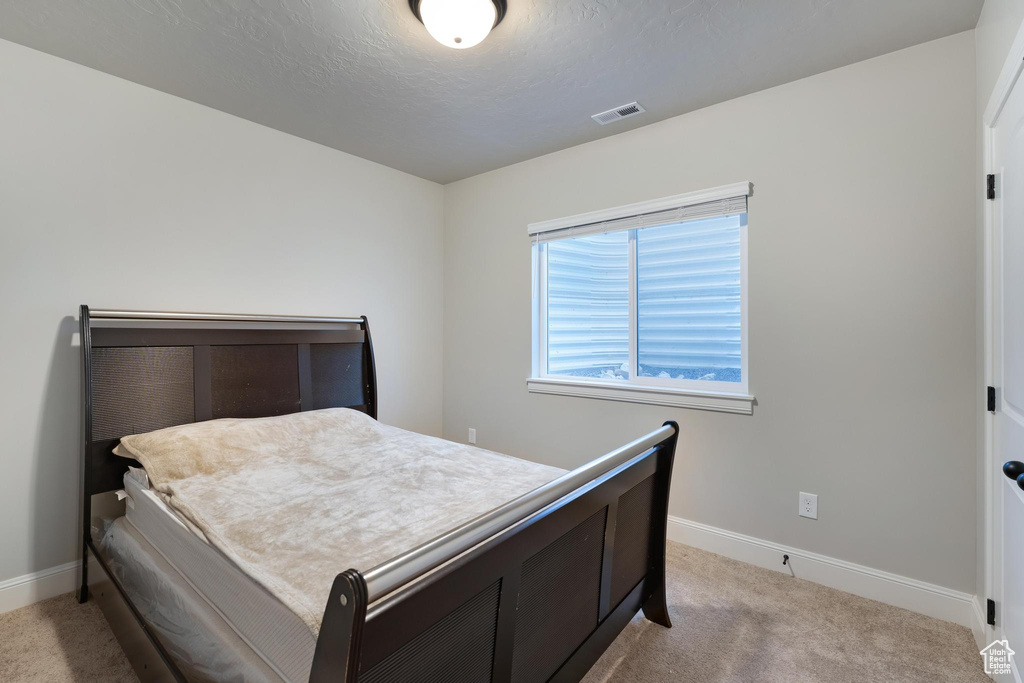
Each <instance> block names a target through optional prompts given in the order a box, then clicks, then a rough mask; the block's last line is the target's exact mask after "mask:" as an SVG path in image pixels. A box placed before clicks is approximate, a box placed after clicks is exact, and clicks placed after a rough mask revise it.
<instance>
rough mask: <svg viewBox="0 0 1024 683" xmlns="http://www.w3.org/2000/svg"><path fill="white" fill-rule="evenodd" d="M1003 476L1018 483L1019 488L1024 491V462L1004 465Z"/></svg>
mask: <svg viewBox="0 0 1024 683" xmlns="http://www.w3.org/2000/svg"><path fill="white" fill-rule="evenodd" d="M1003 474H1005V475H1006V476H1008V477H1009V478H1010V479H1014V480H1016V482H1017V486H1019V487H1021V489H1024V462H1020V461H1018V460H1011V461H1010V462H1008V463H1005V464H1004V465H1003Z"/></svg>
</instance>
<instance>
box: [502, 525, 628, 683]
mask: <svg viewBox="0 0 1024 683" xmlns="http://www.w3.org/2000/svg"><path fill="white" fill-rule="evenodd" d="M607 513H608V509H607V508H602V509H601V510H599V511H598V512H597V513H595V514H594V515H592V516H591V517H590V518H589V519H587V520H585V521H584V522H582V523H581V524H579V525H578V526H576V528H574V529H572V530H571V531H569V532H568V533H566V534H564V535H563V536H561V537H560V538H559V539H558V540H556V541H555V542H554V543H552V544H550V545H549V546H547V547H546V548H544V549H543V550H541V551H540V552H539V553H537V554H536V555H534V556H533V557H531V558H530V559H528V560H527V561H526V562H524V563H523V567H522V577H521V579H520V585H519V598H518V608H517V614H516V628H515V640H514V645H513V659H512V681H513V682H514V683H529V682H530V681H546V680H547V679H548V678H550V677H551V675H552V674H553V673H554V672H555V671H556V670H557V669H558V667H559V666H561V664H562V662H564V661H565V660H566V659H567V658H568V657H569V655H571V654H572V652H573V650H575V649H576V648H577V647H578V646H579V644H580V643H582V642H583V641H584V640H586V638H587V636H588V635H590V633H591V631H593V630H594V629H595V628H597V620H598V605H599V602H600V590H601V556H602V553H603V552H604V528H605V521H606V519H607Z"/></svg>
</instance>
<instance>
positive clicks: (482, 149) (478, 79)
mask: <svg viewBox="0 0 1024 683" xmlns="http://www.w3.org/2000/svg"><path fill="white" fill-rule="evenodd" d="M508 4H509V8H508V14H507V16H506V17H505V20H504V21H503V22H502V23H501V25H499V26H498V27H497V28H496V29H495V30H494V32H493V33H492V34H491V35H490V36H489V37H488V38H487V39H486V40H485V41H484V42H483V43H481V44H480V45H478V46H477V47H475V48H471V49H469V50H451V49H449V48H446V47H443V46H441V45H439V44H438V43H436V42H434V40H433V39H432V38H430V36H429V35H428V34H427V32H426V30H425V29H424V28H423V26H422V25H421V24H419V23H418V22H417V21H416V19H415V18H414V17H413V15H412V12H411V11H410V10H409V6H408V3H407V2H406V0H75V1H74V2H68V1H67V0H3V1H2V2H0V38H6V39H8V40H11V41H14V42H17V43H21V44H23V45H27V46H29V47H33V48H36V49H38V50H42V51H44V52H49V53H51V54H54V55H57V56H59V57H64V58H66V59H69V60H72V61H75V62H79V63H81V64H84V65H86V66H90V67H93V68H96V69H99V70H101V71H106V72H108V73H111V74H114V75H116V76H121V77H123V78H126V79H128V80H131V81H136V82H138V83H142V84H144V85H147V86H150V87H153V88H156V89H158V90H163V91H165V92H169V93H172V94H174V95H179V96H181V97H184V98H187V99H189V100H194V101H195V102H200V103H202V104H205V105H208V106H210V107H214V108H216V109H220V110H223V111H226V112H230V113H232V114H235V115H237V116H240V117H243V118H246V119H250V120H252V121H256V122H258V123H262V124H264V125H267V126H270V127H272V128H277V129H279V130H282V131H286V132H288V133H292V134H294V135H298V136H300V137H303V138H308V139H310V140H314V141H316V142H319V143H322V144H325V145H329V146H331V147H335V148H337V149H340V150H343V151H345V152H350V153H352V154H355V155H357V156H360V157H364V158H366V159H371V160H373V161H377V162H380V163H382V164H386V165H387V166H392V167H394V168H397V169H401V170H403V171H408V172H409V173H413V174H415V175H418V176H421V177H423V178H428V179H431V180H435V181H437V182H441V183H446V182H450V181H452V180H456V179H459V178H464V177H467V176H470V175H474V174H476V173H481V172H483V171H487V170H491V169H494V168H498V167H501V166H505V165H507V164H510V163H514V162H517V161H521V160H524V159H529V158H531V157H535V156H538V155H540V154H545V153H547V152H552V151H555V150H558V149H562V148H565V147H569V146H572V145H576V144H579V143H582V142H587V141H589V140H594V139H596V138H600V137H604V136H608V135H614V134H615V133H620V132H622V131H624V130H628V129H630V128H636V127H639V126H642V125H646V124H648V123H653V122H655V121H658V120H660V119H664V118H667V117H670V116H675V115H678V114H682V113H684V112H687V111H692V110H694V109H699V108H701V107H705V106H708V105H710V104H714V103H716V102H722V101H724V100H728V99H731V98H734V97H738V96H740V95H744V94H747V93H750V92H754V91H756V90H761V89H764V88H768V87H771V86H774V85H778V84H781V83H785V82H788V81H792V80H795V79H798V78H802V77H804V76H809V75H811V74H815V73H819V72H822V71H826V70H828V69H833V68H836V67H839V66H843V65H846V64H851V63H854V62H857V61H860V60H863V59H867V58H869V57H874V56H877V55H881V54H885V53H887V52H891V51H893V50H898V49H900V48H904V47H908V46H910V45H915V44H917V43H921V42H924V41H927V40H931V39H934V38H939V37H942V36H946V35H950V34H952V33H956V32H959V31H964V30H967V29H970V28H973V27H974V25H975V23H976V22H977V18H978V14H979V12H980V11H981V5H982V0H676V1H672V0H509V2H508ZM633 100H637V101H639V102H640V103H641V104H642V105H643V106H644V107H646V108H647V112H648V113H646V114H643V115H641V116H637V117H634V118H631V119H628V120H625V121H621V122H618V123H613V124H611V125H608V126H598V125H597V124H595V123H594V122H593V121H591V120H590V115H591V114H595V113H597V112H601V111H604V110H606V109H609V108H611V107H615V106H618V105H620V104H625V103H627V102H631V101H633Z"/></svg>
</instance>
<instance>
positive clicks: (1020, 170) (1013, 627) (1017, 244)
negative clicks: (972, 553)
mask: <svg viewBox="0 0 1024 683" xmlns="http://www.w3.org/2000/svg"><path fill="white" fill-rule="evenodd" d="M1021 80H1024V79H1021ZM991 141H992V147H991V153H992V157H991V158H992V169H993V171H994V172H995V174H996V182H995V188H996V196H995V200H994V201H993V202H991V206H990V208H991V211H992V220H991V225H992V235H991V240H992V244H991V246H992V251H991V264H990V268H989V269H988V270H989V276H990V277H991V281H990V286H991V316H992V319H991V328H990V329H991V335H992V338H991V340H992V347H991V349H990V353H991V371H992V380H993V384H994V385H995V387H996V410H995V414H994V416H993V417H992V428H991V439H992V441H991V457H992V459H993V463H992V465H993V467H991V468H990V471H991V473H992V474H991V477H992V480H991V481H990V482H989V484H990V486H991V488H990V491H991V498H992V501H991V502H992V510H991V517H992V519H991V522H992V525H991V526H992V528H991V533H992V558H991V559H992V564H993V567H992V569H993V575H992V577H991V580H992V583H991V586H990V589H991V591H992V593H993V595H991V596H989V597H991V598H993V599H994V600H995V601H996V627H995V637H994V638H993V640H997V639H1004V638H1005V639H1006V640H1008V641H1009V646H1010V648H1011V649H1013V650H1014V651H1015V652H1017V653H1018V654H1017V656H1016V657H1013V658H1012V659H1013V660H1018V659H1019V660H1020V661H1021V662H1022V663H1024V465H1021V464H1020V463H1021V462H1024V83H1022V82H1021V81H1018V83H1017V85H1016V86H1014V88H1013V90H1012V91H1011V94H1010V97H1009V98H1008V99H1007V101H1006V104H1005V105H1004V107H1003V109H1002V111H1001V112H1000V113H999V115H998V117H997V118H996V120H995V122H994V126H993V128H992V137H991ZM1013 461H1016V462H1017V466H1012V465H1011V466H1010V468H1009V470H1010V473H1011V474H1018V473H1021V478H1020V480H1019V481H1018V480H1016V479H1013V478H1011V477H1010V476H1007V475H1006V474H1005V473H1004V464H1005V463H1008V462H1013ZM1015 467H1016V468H1017V469H1015ZM1014 663H1016V662H1014ZM1015 669H1016V670H1015V671H1013V672H1012V673H1011V674H1010V675H1005V676H996V677H995V678H996V680H999V681H1013V680H1016V681H1017V682H1018V683H1019V681H1020V680H1021V679H1020V673H1024V666H1022V665H1021V664H1017V665H1016V667H1015Z"/></svg>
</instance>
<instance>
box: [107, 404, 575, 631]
mask: <svg viewBox="0 0 1024 683" xmlns="http://www.w3.org/2000/svg"><path fill="white" fill-rule="evenodd" d="M125 449H126V450H127V451H128V452H129V453H130V454H131V455H132V457H135V458H136V459H138V460H139V462H141V463H142V465H143V466H144V467H145V468H146V472H147V473H148V474H149V478H150V482H151V485H152V487H153V488H154V489H155V490H156V491H157V492H159V493H160V494H162V495H163V496H164V498H165V500H166V501H167V502H168V504H169V505H171V507H173V508H174V509H175V510H176V511H177V512H179V513H180V514H181V515H182V516H183V517H185V518H186V519H187V520H188V521H190V522H191V523H193V524H195V526H196V527H198V528H199V529H200V530H202V532H203V533H205V534H206V536H207V538H208V539H209V541H210V542H211V543H212V544H213V545H215V546H216V547H217V548H219V549H220V550H221V551H222V552H224V554H225V555H227V556H228V557H229V558H231V560H233V561H234V562H235V563H237V564H238V565H239V567H241V568H242V569H243V570H244V571H245V572H246V573H247V574H249V575H250V576H251V577H252V578H253V579H255V580H256V581H258V582H259V583H261V584H262V585H263V586H264V587H265V588H267V589H268V590H269V591H270V592H271V593H273V594H274V595H275V596H276V597H277V598H278V599H279V600H281V601H282V602H283V603H284V604H285V605H287V606H288V607H289V608H290V609H291V610H293V611H294V612H295V613H296V614H297V615H298V616H299V617H300V618H301V619H302V620H303V621H305V622H306V624H308V625H309V628H310V629H311V630H312V631H313V632H314V633H318V632H319V628H320V620H321V618H322V616H323V610H324V606H325V604H326V601H327V596H328V595H329V593H330V588H331V584H332V582H333V581H334V577H335V576H336V575H337V574H338V573H339V572H341V571H343V570H345V569H348V568H355V569H359V570H363V571H365V570H367V569H369V568H371V567H373V566H375V565H377V564H379V563H380V562H383V561H384V560H387V559H390V558H392V557H394V556H396V555H398V554H400V553H402V552H404V551H406V550H410V549H411V548H413V547H415V546H417V545H419V544H420V543H423V542H424V541H427V540H430V539H431V538H433V537H435V536H437V535H439V534H440V533H442V532H444V531H447V530H449V529H451V528H453V527H455V526H458V525H459V524H461V523H463V522H465V521H467V520H470V519H472V518H474V517H476V516H478V515H480V514H482V513H484V512H487V511H488V510H491V509H493V508H495V507H497V506H499V505H501V504H502V503H505V502H507V501H509V500H511V499H513V498H515V497H517V496H519V495H522V494H523V493H526V492H527V491H530V490H532V489H534V488H536V487H537V486H540V485H541V484H544V483H546V482H548V481H550V480H552V479H554V478H556V477H557V476H559V475H560V474H562V472H563V470H560V469H557V468H554V467H548V466H545V465H539V464H536V463H532V462H527V461H525V460H519V459H517V458H512V457H509V456H506V455H500V454H498V453H493V452H490V451H485V450H482V449H479V448H475V447H472V446H466V445H462V444H457V443H453V442H451V441H445V440H443V439H437V438H434V437H429V436H423V435H421V434H415V433H413V432H408V431H405V430H402V429H398V428H395V427H389V426H387V425H383V424H380V423H379V422H377V421H376V420H374V419H372V418H370V417H369V416H367V415H364V414H363V413H360V412H357V411H354V410H349V409H346V408H335V409H329V410H317V411H309V412H304V413H296V414H294V415H286V416H281V417H271V418H260V419H253V420H240V419H224V420H211V421H207V422H199V423H195V424H189V425H182V426H179V427H171V428H168V429H162V430H158V431H155V432H149V433H147V434H137V435H134V436H128V437H125V438H123V439H122V440H121V446H119V451H118V452H122V453H123V451H124V450H125Z"/></svg>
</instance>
